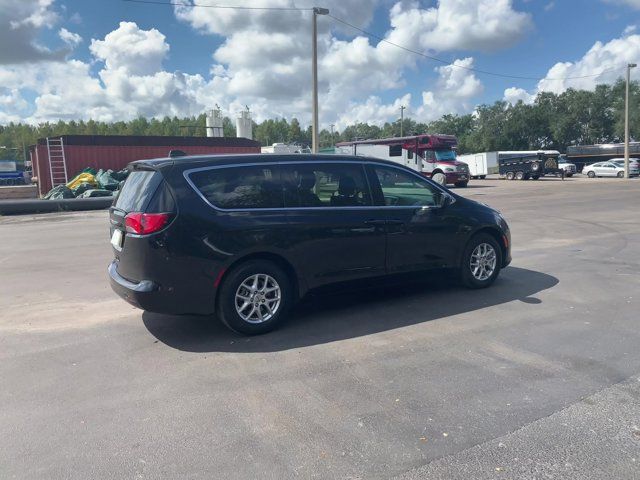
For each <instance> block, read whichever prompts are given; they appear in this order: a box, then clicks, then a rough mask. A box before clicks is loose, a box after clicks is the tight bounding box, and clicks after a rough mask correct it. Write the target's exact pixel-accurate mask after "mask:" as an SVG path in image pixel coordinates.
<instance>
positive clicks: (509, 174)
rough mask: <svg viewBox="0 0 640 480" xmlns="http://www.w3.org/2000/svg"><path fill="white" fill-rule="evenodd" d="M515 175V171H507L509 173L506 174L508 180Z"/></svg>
mask: <svg viewBox="0 0 640 480" xmlns="http://www.w3.org/2000/svg"><path fill="white" fill-rule="evenodd" d="M514 177H515V174H514V173H513V172H507V173H506V174H505V178H506V179H507V180H513V178H514Z"/></svg>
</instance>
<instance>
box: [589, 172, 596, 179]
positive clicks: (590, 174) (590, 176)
mask: <svg viewBox="0 0 640 480" xmlns="http://www.w3.org/2000/svg"><path fill="white" fill-rule="evenodd" d="M595 176H596V172H594V171H593V170H591V171H590V172H587V177H589V178H595Z"/></svg>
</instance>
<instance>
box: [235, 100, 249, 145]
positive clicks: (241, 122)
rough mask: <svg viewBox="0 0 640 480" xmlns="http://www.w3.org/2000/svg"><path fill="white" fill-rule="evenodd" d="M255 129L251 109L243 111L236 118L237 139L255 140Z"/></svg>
mask: <svg viewBox="0 0 640 480" xmlns="http://www.w3.org/2000/svg"><path fill="white" fill-rule="evenodd" d="M252 130H253V128H252V122H251V113H250V112H249V107H247V109H246V110H243V111H241V112H240V114H239V115H238V118H236V137H239V138H248V139H250V140H252V139H253V131H252Z"/></svg>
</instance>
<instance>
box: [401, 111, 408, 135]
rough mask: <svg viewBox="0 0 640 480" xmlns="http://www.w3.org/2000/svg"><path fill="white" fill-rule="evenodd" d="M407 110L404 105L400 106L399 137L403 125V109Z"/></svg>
mask: <svg viewBox="0 0 640 480" xmlns="http://www.w3.org/2000/svg"><path fill="white" fill-rule="evenodd" d="M405 108H407V107H405V106H404V105H401V106H400V136H401V137H402V136H403V129H402V127H403V125H404V109H405Z"/></svg>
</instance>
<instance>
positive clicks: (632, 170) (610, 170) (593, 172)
mask: <svg viewBox="0 0 640 480" xmlns="http://www.w3.org/2000/svg"><path fill="white" fill-rule="evenodd" d="M582 173H583V174H585V175H587V176H588V177H589V178H594V177H620V178H622V177H624V164H623V165H622V166H621V165H619V164H617V163H614V162H598V163H593V164H591V165H587V166H585V167H584V168H583V169H582ZM638 174H640V170H639V169H638V165H635V166H631V165H629V175H631V176H636V175H638Z"/></svg>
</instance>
